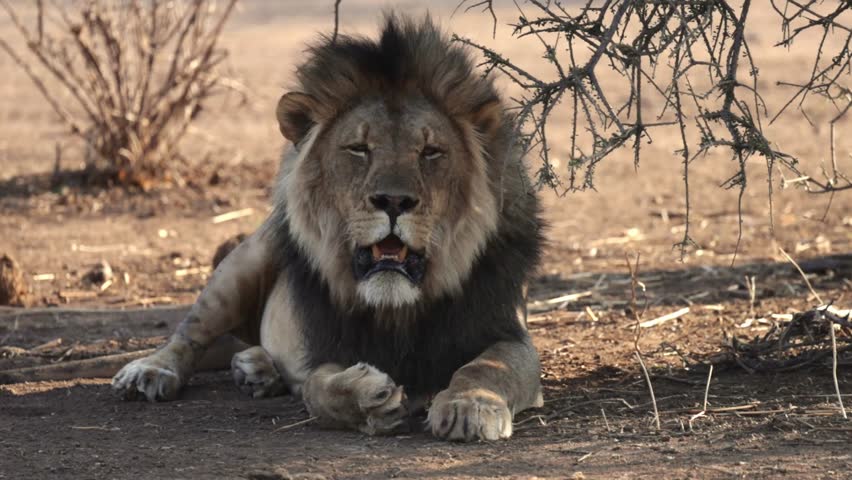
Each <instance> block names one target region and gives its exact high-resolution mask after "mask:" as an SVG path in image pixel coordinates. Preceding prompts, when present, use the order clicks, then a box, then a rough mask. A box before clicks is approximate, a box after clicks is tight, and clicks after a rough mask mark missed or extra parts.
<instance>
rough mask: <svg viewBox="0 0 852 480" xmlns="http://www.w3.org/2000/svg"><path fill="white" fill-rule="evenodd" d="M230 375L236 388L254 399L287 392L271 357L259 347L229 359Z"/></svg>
mask: <svg viewBox="0 0 852 480" xmlns="http://www.w3.org/2000/svg"><path fill="white" fill-rule="evenodd" d="M231 374H232V375H233V376H234V383H236V384H237V388H239V389H240V391H241V392H243V393H245V394H246V395H250V396H252V397H254V398H261V397H274V396H276V395H281V394H283V393H284V392H285V391H286V390H287V386H286V385H285V384H284V379H282V378H281V375H280V374H279V373H278V370H277V369H276V368H275V363H274V362H273V361H272V357H270V356H269V353H267V352H266V350H264V349H263V347H261V346H256V347H251V348H249V349H247V350H243V351H242V352H240V353H237V354H236V355H234V357H233V359H231Z"/></svg>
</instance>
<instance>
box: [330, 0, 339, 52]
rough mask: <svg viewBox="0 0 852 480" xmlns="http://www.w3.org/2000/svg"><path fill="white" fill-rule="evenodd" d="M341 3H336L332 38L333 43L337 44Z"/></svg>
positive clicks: (337, 1) (336, 1) (337, 0)
mask: <svg viewBox="0 0 852 480" xmlns="http://www.w3.org/2000/svg"><path fill="white" fill-rule="evenodd" d="M340 1H341V0H335V1H334V33H333V34H332V36H331V43H337V31H338V28H339V26H340Z"/></svg>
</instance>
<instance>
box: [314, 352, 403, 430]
mask: <svg viewBox="0 0 852 480" xmlns="http://www.w3.org/2000/svg"><path fill="white" fill-rule="evenodd" d="M302 398H303V399H304V401H305V406H306V407H307V408H308V412H310V414H311V415H313V416H314V417H316V418H317V420H318V421H319V422H320V423H321V424H322V425H324V426H328V427H343V428H352V429H356V430H360V431H362V432H364V433H367V434H369V435H375V434H382V433H389V432H392V431H393V430H395V429H396V428H397V427H399V426H400V425H401V424H402V423H403V422H404V421H405V419H406V417H407V415H408V411H407V409H406V407H405V392H403V389H402V387H401V386H397V385H396V384H395V383H394V382H393V380H391V378H390V377H389V376H388V375H387V374H385V373H383V372H381V371H379V370H378V369H376V368H375V367H373V366H372V365H369V364H367V363H363V362H362V363H358V364H356V365H354V366H351V367H349V368H346V369H344V368H343V367H341V366H340V365H337V364H332V363H327V364H325V365H322V366H320V367H319V368H317V369H316V370H314V371H313V372H311V374H310V376H309V377H308V379H307V380H306V381H305V383H304V385H303V387H302Z"/></svg>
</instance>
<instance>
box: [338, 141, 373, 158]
mask: <svg viewBox="0 0 852 480" xmlns="http://www.w3.org/2000/svg"><path fill="white" fill-rule="evenodd" d="M344 148H345V149H346V151H347V152H349V153H350V154H351V155H354V156H356V157H360V158H366V157H367V155H368V154H369V153H370V147H368V146H367V145H366V144H364V143H359V144H355V145H349V146H347V147H344Z"/></svg>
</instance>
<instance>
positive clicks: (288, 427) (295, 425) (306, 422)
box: [270, 417, 317, 433]
mask: <svg viewBox="0 0 852 480" xmlns="http://www.w3.org/2000/svg"><path fill="white" fill-rule="evenodd" d="M316 419H317V417H310V418H306V419H304V420H299V421H298V422H296V423H291V424H289V425H284V426H282V427H278V428H276V429H275V430H273V431H272V432H270V433H276V432H283V431H285V430H290V429H293V428H296V427H299V426H301V425H307V424H308V423H311V422H313V421H314V420H316Z"/></svg>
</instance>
